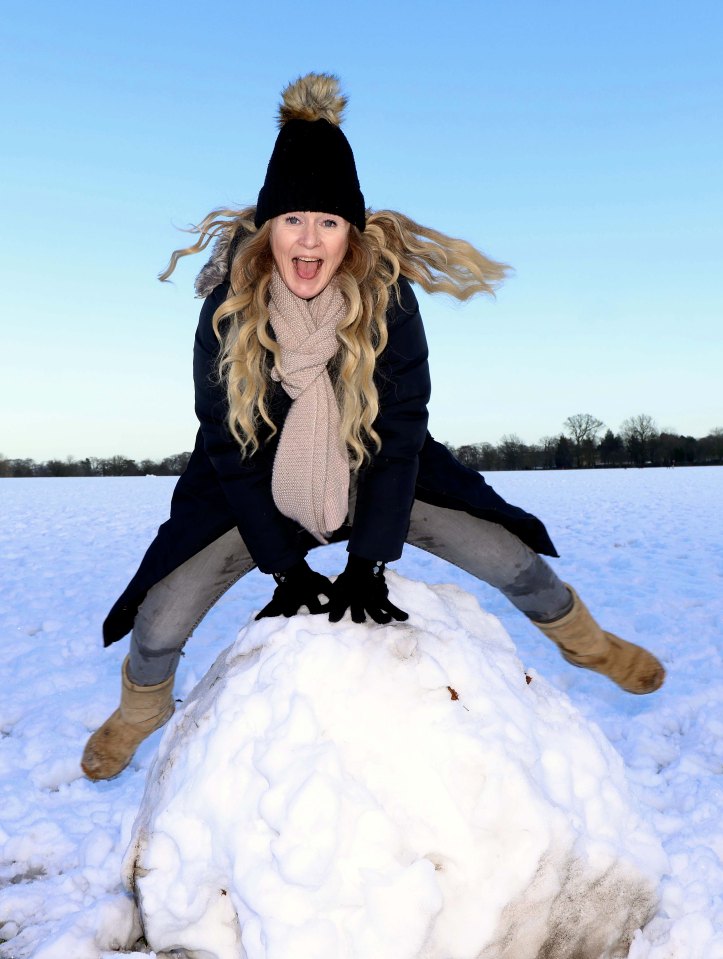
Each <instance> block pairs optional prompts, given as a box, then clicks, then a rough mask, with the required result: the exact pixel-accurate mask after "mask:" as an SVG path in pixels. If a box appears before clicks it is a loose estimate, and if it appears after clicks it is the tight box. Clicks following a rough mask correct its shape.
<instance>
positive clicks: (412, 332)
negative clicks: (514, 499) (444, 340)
mask: <svg viewBox="0 0 723 959" xmlns="http://www.w3.org/2000/svg"><path fill="white" fill-rule="evenodd" d="M387 328H388V331H389V341H388V343H387V347H386V349H385V350H384V352H383V353H382V355H381V356H380V357H379V360H378V363H377V372H376V374H375V379H376V382H377V388H378V390H379V406H380V413H379V416H378V417H377V420H376V422H375V424H374V428H375V429H376V431H377V433H378V434H379V437H380V439H381V441H382V448H381V450H380V452H379V453H378V454H377V455H376V456H374V458H373V459H372V462H371V463H370V465H369V466H367V467H366V468H365V469H363V470H362V471H361V473H360V477H359V484H358V487H357V500H356V509H355V513H354V522H353V526H352V532H351V537H350V539H349V547H348V549H349V552H350V553H354V554H355V555H357V556H362V557H364V558H365V559H372V560H382V561H383V562H389V561H391V560H394V559H399V557H400V556H401V555H402V549H403V547H404V541H405V539H406V536H407V532H408V530H409V515H410V513H411V510H412V504H413V503H414V488H415V483H416V479H417V471H418V468H419V451H420V450H421V448H422V446H423V444H424V440H425V437H426V434H427V420H428V414H427V403H428V402H429V396H430V391H431V385H430V378H429V365H428V349H427V339H426V337H425V335H424V326H423V325H422V318H421V316H420V313H419V306H418V304H417V298H416V297H415V295H414V293H413V291H412V288H411V285H410V283H409V281H408V280H406V279H405V278H400V281H399V299H398V300H397V301H395V303H394V304H393V306H392V307H391V308H390V311H389V313H388V315H387Z"/></svg>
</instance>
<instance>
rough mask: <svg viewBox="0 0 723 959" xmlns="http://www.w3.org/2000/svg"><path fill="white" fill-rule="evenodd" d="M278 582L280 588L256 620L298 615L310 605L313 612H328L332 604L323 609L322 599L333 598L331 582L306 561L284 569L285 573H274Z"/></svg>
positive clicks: (275, 591)
mask: <svg viewBox="0 0 723 959" xmlns="http://www.w3.org/2000/svg"><path fill="white" fill-rule="evenodd" d="M272 575H273V577H274V580H275V581H276V589H275V590H274V595H273V596H272V597H271V602H269V603H267V604H266V606H264V608H263V609H262V610H261V612H259V613H257V614H256V619H265V618H266V617H267V616H287V617H289V616H295V615H296V614H297V613H298V612H299V610H300V609H301V607H302V606H306V608H307V609H308V610H309V612H310V613H325V612H326V611H327V609H328V604H325V605H323V606H322V604H321V602H320V600H319V596H320V595H321V596H326V597H327V599H328V598H329V597H330V596H331V582H330V581H329V580H328V579H327V578H326V576H322V574H321V573H317V572H315V571H314V570H313V569H312V568H311V567H310V566H309V564H308V563H307V562H306V560H305V559H302V560H301V562H300V563H297V564H296V565H295V566H292V567H291V568H290V569H287V570H284V572H283V573H272Z"/></svg>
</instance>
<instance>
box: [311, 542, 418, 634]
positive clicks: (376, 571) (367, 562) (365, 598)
mask: <svg viewBox="0 0 723 959" xmlns="http://www.w3.org/2000/svg"><path fill="white" fill-rule="evenodd" d="M328 609H329V620H330V621H331V622H332V623H338V622H339V620H340V619H341V618H342V616H343V615H344V613H345V612H346V611H347V609H351V618H352V619H353V620H354V622H355V623H364V622H366V617H365V615H364V614H365V613H368V614H369V615H370V616H371V618H372V619H373V620H374V622H375V623H390V622H391V621H392V620H393V619H396V620H398V621H399V622H402V621H403V620H405V619H409V614H408V613H405V612H404V610H403V609H399V607H397V606H395V605H394V603H392V602H390V600H389V590H388V588H387V584H386V582H385V580H384V563H381V562H375V561H374V560H372V559H362V558H361V556H354V555H352V554H351V553H350V554H349V560H348V562H347V564H346V569H345V570H344V572H343V573H342V574H341V575H340V576H338V577H337V578H336V580H335V582H334V583H333V584H332V587H331V595H330V599H329V607H328Z"/></svg>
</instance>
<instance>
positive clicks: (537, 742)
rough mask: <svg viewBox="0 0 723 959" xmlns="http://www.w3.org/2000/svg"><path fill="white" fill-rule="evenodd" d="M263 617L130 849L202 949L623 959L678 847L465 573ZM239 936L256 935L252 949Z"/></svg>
mask: <svg viewBox="0 0 723 959" xmlns="http://www.w3.org/2000/svg"><path fill="white" fill-rule="evenodd" d="M390 579H391V584H390V585H391V590H392V599H393V601H394V602H395V603H397V604H398V605H400V606H402V607H403V608H405V609H408V610H411V611H412V615H411V617H410V621H409V622H408V623H406V624H404V625H399V624H395V625H392V626H387V627H379V626H375V625H373V624H372V625H368V624H367V625H355V624H353V623H352V622H351V621H350V620H349V621H346V622H344V623H342V624H340V625H339V626H337V625H334V624H331V623H329V622H328V619H325V618H324V617H316V616H314V617H312V616H308V615H307V616H299V617H296V618H294V619H293V620H290V621H287V620H283V619H281V620H279V619H272V620H263V621H261V622H258V623H256V622H252V623H251V624H250V625H249V626H247V627H246V628H245V629H244V630H242V632H241V634H240V636H239V638H238V641H237V642H236V644H235V645H234V646H232V647H231V648H230V650H228V651H227V652H224V653H222V654H221V655H220V656H219V658H218V660H217V661H216V663H215V664H214V666H213V668H212V669H211V670H210V672H209V673H208V675H207V676H206V678H205V679H204V680H203V681H202V682H201V683H200V684H199V686H198V687H197V688H196V689H195V690H194V691H193V692H192V693H191V695H190V697H189V699H188V701H187V704H186V706H185V708H184V710H183V712H182V713H181V714H180V715H179V716H177V718H176V721H175V723H174V726H173V728H172V729H170V730H169V731H168V733H167V734H166V736H164V738H163V742H162V744H161V749H160V752H159V756H158V759H157V760H156V762H155V764H154V765H153V766H152V767H151V770H150V773H149V777H148V787H147V792H146V795H145V797H144V800H143V802H142V803H141V810H140V814H139V818H138V821H137V823H136V827H135V830H134V837H133V840H132V843H131V847H130V850H129V853H128V856H127V860H126V869H127V874H128V885H129V888H130V889H131V890H133V889H134V887H135V891H136V893H137V898H138V902H139V906H140V911H141V917H142V923H143V927H144V929H145V933H146V939H147V940H148V943H149V944H150V945H151V946H152V947H153V948H154V949H156V950H170V949H173V948H175V949H182V950H185V951H186V952H187V953H188V955H189V956H192V957H194V959H196V957H198V959H239V957H240V956H242V957H244V959H286V957H288V956H294V957H295V959H307V957H308V959H421V957H424V959H475V957H480V959H488V957H489V959H494V957H503V956H504V957H520V959H522V957H530V956H536V955H538V954H540V953H542V954H543V955H545V956H547V957H548V959H609V957H621V956H626V955H627V952H628V947H629V945H630V940H631V939H632V936H633V933H634V932H635V930H636V929H638V928H639V927H640V926H642V925H644V924H645V922H646V921H647V920H648V919H649V918H650V917H651V916H652V914H653V913H654V911H655V907H656V906H657V886H658V882H659V879H660V876H661V875H662V873H663V871H664V869H665V866H666V861H665V856H664V855H663V854H662V850H661V848H660V845H659V843H658V841H657V839H656V838H655V837H654V836H653V835H652V833H651V832H650V829H649V827H648V826H647V825H646V824H645V823H644V821H643V820H642V818H641V816H640V815H639V814H638V813H637V812H636V811H635V809H634V807H633V805H632V804H631V801H630V799H629V797H628V791H627V784H626V781H625V774H624V769H623V765H622V762H621V760H620V758H619V756H618V755H617V754H616V753H615V751H614V750H613V749H612V747H611V746H610V744H609V743H608V742H607V741H606V740H605V738H604V736H602V734H601V733H600V732H599V730H598V729H596V728H595V727H594V726H593V725H592V724H591V723H589V722H585V721H584V720H583V719H582V717H581V716H580V714H579V713H578V712H577V711H576V710H575V709H574V708H573V707H572V705H571V704H570V702H569V700H568V698H567V696H565V694H564V693H560V692H559V691H557V690H555V689H554V688H553V687H551V686H550V685H549V684H548V683H546V682H545V681H544V680H542V679H540V678H535V679H533V680H532V681H531V682H529V683H528V682H527V677H526V676H525V672H524V669H523V667H522V664H521V662H520V661H519V659H518V658H517V655H516V653H515V649H514V646H513V645H512V642H511V641H510V639H509V637H508V636H507V635H506V634H505V632H504V630H503V629H502V628H501V626H500V625H499V622H498V621H497V620H496V619H494V618H493V617H491V616H489V615H487V614H485V613H483V612H482V611H481V610H480V608H479V605H478V603H477V601H476V600H475V599H474V598H473V597H471V596H470V595H469V594H468V593H465V592H463V591H462V590H460V589H459V588H458V587H454V586H437V587H431V586H427V585H425V584H422V583H413V582H410V581H408V580H404V581H402V580H401V579H400V578H399V577H394V576H393V574H392V576H391V577H390ZM241 944H242V947H241Z"/></svg>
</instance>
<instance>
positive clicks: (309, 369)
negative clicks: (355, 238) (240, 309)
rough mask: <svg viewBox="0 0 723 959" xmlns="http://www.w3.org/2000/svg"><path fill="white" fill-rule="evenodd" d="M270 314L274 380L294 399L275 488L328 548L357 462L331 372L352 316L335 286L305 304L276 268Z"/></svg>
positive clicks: (279, 502)
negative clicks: (341, 329) (276, 350)
mask: <svg viewBox="0 0 723 959" xmlns="http://www.w3.org/2000/svg"><path fill="white" fill-rule="evenodd" d="M269 313H270V319H271V326H272V327H273V330H274V334H275V336H276V341H277V343H278V344H279V346H280V348H281V355H280V358H279V361H278V363H277V364H276V365H275V366H274V368H273V369H272V371H271V376H272V378H273V379H275V380H277V381H278V382H280V383H281V385H282V386H283V388H284V389H285V390H286V392H287V393H288V394H289V396H290V397H291V399H292V400H293V402H292V404H291V408H290V410H289V412H288V415H287V417H286V421H285V423H284V426H283V429H282V431H281V437H280V439H279V445H278V448H277V450H276V457H275V459H274V469H273V475H272V479H271V490H272V493H273V497H274V502H275V503H276V506H277V507H278V509H279V511H280V512H282V513H283V514H284V515H285V516H289V517H290V518H291V519H294V520H296V521H297V522H298V523H300V524H301V525H302V526H303V527H304V528H305V529H308V530H309V532H310V533H313V535H314V536H315V537H316V538H317V539H318V540H320V541H321V542H322V543H325V542H326V541H327V540H326V537H327V536H328V534H329V533H331V532H333V531H334V530H335V529H338V528H339V527H340V526H341V524H342V523H343V522H344V519H345V518H346V514H347V509H348V506H349V456H348V454H347V451H346V446H345V445H344V444H343V443H342V440H341V436H340V422H341V418H340V415H339V406H338V404H337V401H336V397H335V395H334V388H333V386H332V384H331V380H330V378H329V373H328V371H327V368H326V367H327V363H328V362H329V360H330V359H331V358H332V357H333V356H334V354H335V353H336V351H337V349H338V346H339V343H338V341H337V338H336V327H337V324H338V323H339V322H340V321H341V320H342V319H343V318H344V317H345V315H346V303H345V301H344V297H343V296H342V294H341V291H340V290H339V287H338V286H337V285H336V283H335V282H334V281H333V280H332V282H331V283H329V284H328V286H327V287H326V288H325V289H324V290H322V292H321V293H320V294H319V295H318V296H316V297H314V299H313V300H303V299H301V297H298V296H295V295H294V294H293V293H292V292H291V290H290V289H289V288H288V287H287V286H286V284H285V283H284V281H283V280H282V279H281V276H280V275H279V273H278V271H277V270H276V268H275V267H274V270H273V273H272V276H271V301H270V303H269Z"/></svg>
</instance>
